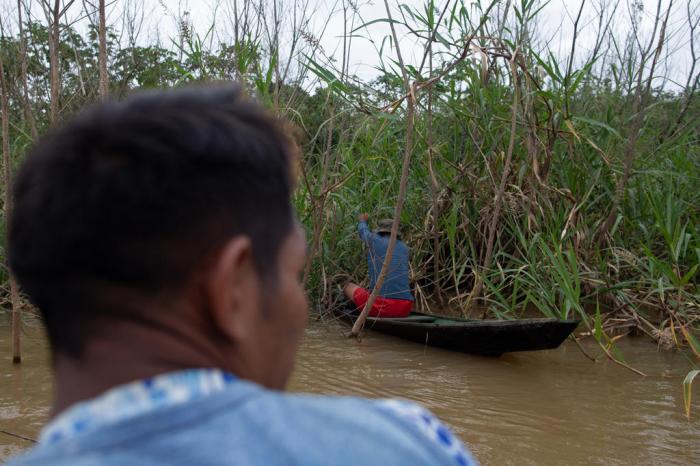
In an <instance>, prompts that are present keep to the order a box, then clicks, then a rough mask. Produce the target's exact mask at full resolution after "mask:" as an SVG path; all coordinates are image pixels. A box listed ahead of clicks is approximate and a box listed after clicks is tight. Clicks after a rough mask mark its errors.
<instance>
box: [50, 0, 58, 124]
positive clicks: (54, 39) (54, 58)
mask: <svg viewBox="0 0 700 466" xmlns="http://www.w3.org/2000/svg"><path fill="white" fill-rule="evenodd" d="M60 6H61V1H60V0H55V1H54V5H53V8H52V10H51V12H50V14H49V15H48V18H49V19H48V21H49V73H50V75H49V76H50V77H49V85H50V87H51V103H50V107H49V123H50V124H51V125H55V124H56V122H57V121H58V108H59V101H58V99H59V95H60V90H59V86H60V85H61V83H60V70H59V69H58V67H59V60H58V47H59V34H60V29H59V24H58V20H59V19H60Z"/></svg>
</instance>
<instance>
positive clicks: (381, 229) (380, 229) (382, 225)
mask: <svg viewBox="0 0 700 466" xmlns="http://www.w3.org/2000/svg"><path fill="white" fill-rule="evenodd" d="M393 225H394V220H393V219H391V218H383V219H381V220H379V221H378V222H377V230H376V231H377V234H380V235H382V236H389V235H390V234H391V227H392V226H393ZM398 236H399V237H400V236H401V231H400V228H399V232H398Z"/></svg>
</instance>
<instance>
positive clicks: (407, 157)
mask: <svg viewBox="0 0 700 466" xmlns="http://www.w3.org/2000/svg"><path fill="white" fill-rule="evenodd" d="M384 6H385V8H386V13H387V15H389V25H390V26H391V34H392V35H393V37H394V44H396V54H397V56H398V59H399V64H400V65H401V73H402V74H403V83H404V87H405V90H406V94H407V97H408V98H407V99H406V146H405V148H404V156H403V166H402V168H401V181H400V183H399V197H398V199H397V200H396V207H395V209H394V223H392V225H391V235H390V236H389V245H388V247H387V250H386V256H384V262H383V263H382V270H381V271H380V272H379V277H377V283H376V284H375V285H374V289H373V290H372V293H371V294H370V295H369V298H368V299H367V303H365V307H364V308H363V309H362V312H361V313H360V316H359V317H358V318H357V320H356V321H355V324H354V325H353V326H352V331H351V333H350V334H351V335H352V336H358V335H359V334H360V332H361V331H362V328H363V327H364V325H365V320H367V314H369V310H370V309H372V306H373V305H374V301H375V300H376V299H377V296H379V290H381V289H382V285H384V280H386V276H387V274H388V273H389V266H390V264H391V258H392V257H393V255H394V247H395V246H396V239H397V237H398V232H399V221H400V219H401V211H402V210H403V204H404V201H405V200H406V191H407V188H408V174H409V167H410V162H411V152H412V151H413V119H414V115H415V92H414V87H413V86H411V83H410V81H409V78H408V73H407V71H406V67H405V65H404V61H403V58H402V56H401V49H400V47H399V41H398V38H397V35H396V29H395V28H394V23H393V20H392V18H391V10H390V9H389V4H388V3H387V0H384Z"/></svg>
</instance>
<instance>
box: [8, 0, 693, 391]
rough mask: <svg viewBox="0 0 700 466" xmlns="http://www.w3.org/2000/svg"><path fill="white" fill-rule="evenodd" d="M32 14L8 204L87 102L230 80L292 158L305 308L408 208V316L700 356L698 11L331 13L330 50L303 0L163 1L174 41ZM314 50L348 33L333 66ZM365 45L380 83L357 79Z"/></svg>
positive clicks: (319, 301)
mask: <svg viewBox="0 0 700 466" xmlns="http://www.w3.org/2000/svg"><path fill="white" fill-rule="evenodd" d="M30 3H31V2H26V1H23V0H20V1H18V2H17V5H16V6H15V7H14V9H13V8H11V6H10V5H5V8H6V11H7V12H11V13H12V14H13V15H14V16H10V15H9V14H8V15H5V14H4V13H3V14H2V17H3V19H2V25H1V27H2V39H0V40H1V42H0V63H1V64H2V68H0V74H1V75H2V77H3V80H2V82H0V84H2V95H3V108H2V115H3V120H2V121H3V125H4V126H3V134H2V141H3V149H4V150H3V153H4V167H5V172H4V174H5V178H4V183H3V190H4V191H5V192H6V187H7V183H8V180H9V179H10V178H11V175H12V171H13V169H14V168H15V167H16V166H17V165H18V164H19V163H20V162H21V160H22V159H23V157H24V156H25V152H26V150H27V148H28V147H30V146H31V144H32V142H33V141H34V140H35V139H36V138H37V137H38V135H40V134H42V133H44V132H45V131H47V130H48V129H49V128H50V127H51V126H52V125H54V124H59V123H60V121H61V119H63V118H65V117H66V116H67V115H70V114H72V113H74V112H76V111H77V110H78V109H80V108H81V107H82V106H84V105H86V104H88V103H90V102H93V101H95V100H97V99H100V98H103V97H105V96H106V95H107V94H109V95H111V96H112V97H114V98H120V97H122V96H123V95H125V94H126V93H128V92H131V91H133V90H134V89H141V88H152V87H170V86H177V85H181V84H184V83H189V82H208V81H215V80H238V81H240V82H242V83H243V84H244V85H245V86H246V88H247V89H248V91H249V92H250V94H251V95H253V96H254V97H255V98H258V99H260V100H261V101H263V102H264V103H265V104H266V105H268V106H269V107H270V108H272V109H273V110H274V111H275V112H278V113H279V114H280V115H282V116H284V117H286V118H287V119H288V120H289V121H290V122H291V124H290V130H291V131H293V133H294V136H295V138H296V139H297V141H298V143H299V144H300V146H301V147H302V159H301V163H300V182H299V188H298V191H297V193H296V195H295V203H296V207H297V209H298V213H299V216H300V219H301V221H302V222H303V224H304V225H305V226H306V228H307V231H308V238H309V244H310V247H309V259H308V264H307V267H306V269H305V271H304V276H303V280H304V282H305V284H306V286H307V289H308V290H309V293H310V296H311V301H312V303H313V308H314V309H315V310H316V311H318V312H324V311H326V310H328V309H329V308H331V307H332V306H335V305H338V303H337V299H338V289H339V287H340V286H341V284H342V283H343V282H344V281H346V280H347V279H349V278H352V279H354V280H358V281H359V280H361V278H362V277H363V275H364V267H365V261H364V259H363V253H362V251H361V249H360V245H359V242H358V240H357V238H356V232H355V229H356V225H355V219H356V216H357V214H358V213H359V212H362V211H367V212H369V213H370V214H371V216H372V218H375V219H376V218H379V217H391V216H392V215H394V213H395V207H396V206H397V204H399V205H400V206H401V209H400V221H401V229H402V233H403V237H404V239H405V240H406V241H407V242H408V243H409V244H410V246H411V248H412V262H411V271H412V276H413V278H414V281H415V295H416V300H417V303H418V305H419V306H420V307H421V308H423V309H429V310H431V311H432V312H438V313H439V312H451V313H455V312H456V313H459V314H462V315H463V316H464V317H469V318H482V317H489V318H515V317H518V316H521V315H523V313H527V314H528V315H531V314H532V313H536V314H538V315H543V316H549V317H560V318H572V317H575V318H579V319H582V320H583V321H584V324H585V326H586V328H587V329H588V333H589V334H590V335H591V336H592V337H594V338H596V339H597V340H598V341H599V342H600V343H601V345H600V346H601V348H602V350H603V352H604V353H605V354H607V355H608V356H609V357H613V358H615V359H617V360H619V361H623V356H622V355H620V354H618V353H616V350H615V347H614V344H613V343H614V341H615V339H616V338H617V336H619V335H624V334H630V333H633V334H644V335H647V336H648V337H649V338H651V339H653V340H654V341H656V342H658V343H659V345H660V346H663V347H667V348H671V347H684V348H690V352H692V353H694V354H695V356H696V357H698V358H700V343H698V336H697V335H698V329H699V328H700V288H699V286H698V285H699V284H700V278H699V277H700V189H699V187H700V145H699V144H698V138H699V137H700V132H699V128H698V121H700V99H698V85H699V81H700V63H699V62H698V59H699V57H697V54H698V50H697V48H698V46H700V43H699V40H700V29H699V28H698V23H699V21H700V9H699V8H698V5H696V4H695V2H692V1H685V2H678V1H676V2H673V1H658V2H652V3H653V5H647V4H642V2H641V1H638V0H619V1H616V2H608V1H593V0H589V1H587V0H582V1H580V2H574V3H575V5H574V4H572V3H571V2H566V5H565V6H563V7H562V9H561V11H563V12H566V14H565V15H564V16H563V17H562V18H554V19H553V18H552V17H551V16H545V15H546V13H547V11H550V10H547V7H548V6H549V3H548V2H539V1H536V0H516V1H510V0H509V1H502V2H493V3H487V2H481V3H472V2H467V1H465V0H445V1H443V2H436V1H433V0H426V1H425V3H424V4H421V5H405V4H400V5H399V4H394V3H392V4H386V9H385V14H384V15H382V16H381V17H379V18H373V19H371V20H368V19H366V18H364V17H363V14H362V11H363V5H362V4H358V3H355V2H353V1H350V0H344V1H343V0H340V1H339V2H337V4H336V5H337V8H336V9H335V15H337V16H340V17H342V19H343V20H342V22H341V24H343V25H344V29H343V30H342V31H332V33H331V32H328V31H325V29H324V28H323V27H322V28H320V29H319V28H316V29H314V28H312V27H311V25H312V24H315V23H314V21H313V19H314V14H315V13H314V11H315V9H314V5H312V4H311V3H310V2H309V1H308V0H289V1H287V0H279V1H275V0H272V1H267V0H258V1H253V2H241V1H237V0H230V1H225V2H220V3H217V5H218V7H217V8H216V9H215V10H214V11H213V12H212V19H211V23H210V27H208V28H207V29H206V30H197V28H196V27H195V25H194V24H193V22H192V21H191V20H190V17H189V13H188V12H187V11H179V12H173V11H171V10H169V9H168V8H167V6H166V5H165V4H164V3H162V4H161V5H160V6H159V9H162V10H163V11H162V12H161V11H160V10H159V11H158V13H159V14H160V13H162V14H163V17H165V18H168V19H169V20H170V19H173V20H174V21H175V22H176V24H177V26H178V27H177V32H176V33H174V34H173V36H172V37H170V38H168V40H166V41H164V42H161V41H159V40H156V39H153V40H150V41H149V40H147V39H145V38H144V37H141V36H140V25H141V24H143V17H144V11H143V9H141V8H142V7H139V4H138V3H137V2H129V1H126V2H122V6H123V9H120V10H119V11H120V12H121V13H120V15H121V16H120V17H119V19H118V20H113V21H112V23H111V24H106V21H105V19H104V18H105V15H104V1H102V0H100V1H96V2H90V1H85V2H83V4H82V5H80V4H78V3H76V2H74V1H58V0H56V1H55V2H54V1H51V2H49V1H46V0H42V1H39V2H34V3H35V4H34V5H33V6H31V5H30ZM110 8H113V7H111V6H110ZM566 8H569V9H568V10H567V9H566ZM78 10H80V12H78ZM112 11H116V10H114V9H113V10H112ZM101 12H102V14H101ZM586 12H589V13H591V12H592V13H591V14H589V15H588V16H586V15H587V14H588V13H586ZM69 15H73V16H69ZM552 22H554V23H556V24H558V23H561V24H562V26H561V28H564V29H565V30H566V31H567V33H566V34H565V35H563V36H562V37H564V39H563V40H559V42H558V45H557V47H559V50H557V49H555V48H554V46H553V45H552V41H551V40H550V39H551V38H549V37H546V36H545V35H544V34H543V33H542V32H541V31H542V30H543V29H545V28H544V26H546V25H547V24H550V25H551V24H552ZM543 25H544V26H543ZM377 26H384V27H385V30H386V31H387V32H386V34H385V35H384V36H382V37H375V36H373V35H372V34H370V31H372V30H374V29H373V28H375V27H377ZM222 31H223V32H222ZM324 34H333V35H340V37H341V39H340V41H339V47H338V49H337V50H334V51H332V52H331V51H329V50H325V49H324V47H323V41H322V40H321V39H322V38H323V37H324ZM360 43H362V44H364V46H365V48H366V47H367V44H369V46H370V49H371V50H374V52H373V53H374V55H373V56H371V57H369V56H368V57H367V60H368V61H370V62H372V63H376V70H375V72H374V74H373V76H372V77H370V78H363V77H360V76H357V75H355V74H354V69H353V67H352V66H351V65H352V59H351V57H353V54H352V53H353V50H354V49H355V48H357V47H358V44H360ZM561 44H564V46H561ZM562 49H563V50H562ZM401 52H403V53H401ZM674 60H675V62H674ZM679 60H680V61H682V66H679V64H678V61H679ZM183 189H186V187H183ZM4 199H5V212H6V213H5V216H6V215H7V209H8V208H10V207H11V199H9V198H8V197H7V196H6V197H5V198H4ZM4 218H6V217H4ZM0 274H1V275H2V276H1V277H0V278H2V283H3V290H2V297H3V299H4V300H5V301H6V304H5V306H6V307H8V308H9V307H10V306H15V308H18V307H19V306H20V305H21V304H20V300H19V297H18V294H17V290H15V286H14V284H13V283H12V282H11V281H10V280H9V275H8V273H7V270H6V269H3V270H2V272H1V273H0ZM691 381H692V380H691Z"/></svg>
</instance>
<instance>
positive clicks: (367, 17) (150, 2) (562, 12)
mask: <svg viewBox="0 0 700 466" xmlns="http://www.w3.org/2000/svg"><path fill="white" fill-rule="evenodd" d="M23 1H27V2H31V3H32V4H33V8H32V11H33V13H34V15H36V16H37V17H38V18H41V19H43V15H42V11H41V8H40V6H39V5H40V2H41V1H42V0H23ZM62 1H65V0H62ZM91 1H92V3H96V0H77V1H76V2H75V4H74V6H73V7H72V8H71V10H70V14H69V17H70V18H72V19H76V18H78V17H79V15H81V14H82V11H83V3H84V2H88V3H90V2H91ZM233 1H234V0H111V1H110V0H107V2H108V9H107V11H108V24H109V25H111V26H113V27H114V28H115V29H116V30H121V29H123V27H122V17H123V12H124V10H125V9H129V8H131V9H132V10H135V11H142V12H143V14H144V21H143V27H142V30H141V41H143V42H144V43H148V42H150V41H152V40H153V39H154V38H155V37H159V38H160V40H161V42H162V43H163V44H165V45H167V44H169V43H170V38H171V37H173V36H175V35H176V27H177V26H176V24H177V23H176V19H175V18H176V16H178V14H179V13H181V12H184V11H187V12H189V16H190V18H191V21H192V24H193V25H194V28H195V30H196V31H197V32H199V34H200V35H201V36H204V35H205V33H206V31H207V30H208V29H209V27H210V26H211V25H212V22H213V21H214V19H215V18H216V21H215V22H216V27H215V31H216V34H217V35H218V37H219V38H221V39H229V37H230V29H231V28H230V23H229V21H228V19H227V8H230V5H231V4H232V2H233ZM244 1H245V0H238V2H239V5H241V4H242V3H243V2H244ZM268 1H269V3H270V5H271V4H272V1H273V0H268ZM293 1H294V0H277V2H278V4H280V5H283V11H284V13H285V15H287V16H284V15H283V18H282V20H283V21H285V20H290V18H289V16H290V15H291V12H290V8H289V7H288V6H287V5H289V4H291V3H292V2H293ZM308 1H309V2H310V3H311V5H312V11H313V20H312V23H311V25H310V27H309V29H310V31H309V32H311V33H312V34H314V35H315V36H316V37H318V36H320V35H321V31H324V28H325V32H324V33H323V35H322V36H321V45H322V47H323V49H324V50H325V51H326V52H327V54H328V55H332V56H335V57H337V58H338V60H340V56H341V50H342V45H341V44H342V42H341V40H340V36H342V32H343V26H344V20H343V15H342V10H341V6H342V0H308ZM445 1H447V0H436V7H437V8H438V9H442V7H443V6H444V4H445V3H444V2H445ZM668 1H670V0H662V4H663V5H666V4H667V3H668ZM51 2H53V0H51ZM606 2H609V0H587V1H586V4H585V7H584V11H583V14H582V17H581V21H580V25H579V29H581V32H580V33H579V41H578V53H577V56H583V55H579V54H585V53H586V52H587V51H589V50H590V48H591V47H592V45H593V41H594V36H595V28H596V26H597V20H598V15H597V14H596V9H597V8H598V5H600V4H601V3H606ZM352 3H353V4H355V5H357V7H358V11H359V16H360V17H361V18H356V19H355V23H354V24H355V26H356V27H357V26H358V25H360V24H362V23H363V22H365V23H366V22H370V21H372V20H375V19H378V18H386V16H387V15H386V10H385V7H384V2H383V0H352ZM399 3H404V4H407V5H409V6H411V7H414V8H417V9H422V8H423V5H424V3H425V0H401V1H400V2H399V1H397V0H389V4H390V6H391V8H392V10H393V12H394V13H393V14H394V16H395V17H398V13H397V11H398V5H399ZM464 3H465V4H466V5H470V4H472V3H475V2H473V1H467V0H464ZM482 3H485V2H484V1H483V0H482ZM502 3H503V4H505V3H506V2H505V1H503V2H502ZM513 3H520V0H515V2H513ZM541 3H546V5H545V7H544V8H543V10H542V11H541V13H540V14H539V15H538V17H539V18H540V23H539V28H538V31H537V33H538V35H539V37H540V38H542V39H544V40H546V41H547V42H548V43H549V46H550V48H551V50H552V52H553V53H555V54H556V55H558V56H560V57H562V58H565V57H568V54H569V49H570V47H571V40H572V36H573V34H572V33H573V22H574V17H575V15H576V12H577V11H578V7H579V5H580V1H579V0H550V1H549V2H541ZM621 3H622V4H621V5H620V7H619V9H618V14H617V16H616V18H615V22H614V27H615V30H616V32H618V31H619V33H620V36H621V37H622V36H623V35H624V31H625V30H626V29H627V28H629V19H628V18H629V13H628V10H627V6H626V3H627V0H621ZM641 3H642V4H643V5H644V11H643V15H642V17H643V25H644V26H645V27H646V28H649V25H650V24H651V20H652V19H653V17H654V14H655V12H656V5H657V1H656V0H646V1H643V2H641ZM16 8H17V2H16V0H0V14H1V15H2V16H3V17H4V19H3V22H4V23H5V27H6V28H10V29H11V30H13V29H15V28H16ZM239 8H240V7H239ZM688 8H690V10H691V11H694V12H695V14H696V15H697V14H698V13H699V10H700V0H681V1H679V0H676V1H675V2H674V9H673V14H672V16H671V21H670V23H671V24H669V28H668V29H669V31H670V32H671V33H672V37H671V45H670V47H669V50H668V60H666V62H665V63H664V64H663V66H667V67H668V72H667V73H664V74H667V75H669V76H672V77H673V78H675V79H679V80H680V79H682V78H683V77H684V76H686V75H687V72H688V70H689V68H690V64H691V58H690V46H689V36H690V34H689V30H688V26H687V14H686V13H687V9H688ZM406 32H407V31H406V30H402V29H400V28H399V30H398V33H399V36H401V37H406ZM698 33H700V31H698ZM357 34H358V35H361V36H364V37H356V38H355V39H353V43H352V48H351V54H350V68H349V69H350V73H351V74H356V75H358V76H360V77H362V78H369V77H372V76H374V75H375V74H376V72H375V71H374V68H375V67H376V66H377V65H378V63H379V57H378V54H377V51H376V48H375V46H374V45H372V43H371V42H370V40H368V38H370V39H372V40H374V42H375V43H376V44H377V47H378V46H379V44H381V42H382V39H383V38H384V37H385V36H388V35H389V34H390V29H389V26H388V25H387V24H386V23H376V24H373V25H371V26H369V27H368V28H366V29H363V30H361V31H358V32H357ZM214 43H216V41H215V42H214ZM401 45H402V51H403V53H404V55H405V56H404V58H405V59H406V61H408V62H413V63H415V62H416V61H419V60H420V55H421V53H422V50H418V48H417V47H415V46H414V44H413V42H412V41H411V40H409V39H404V40H402V42H401ZM387 53H391V56H392V57H393V56H394V53H393V51H392V52H388V51H387V50H385V51H384V54H385V55H386V54H387ZM385 58H386V57H385ZM663 71H664V69H663V68H662V73H663ZM672 87H673V86H672Z"/></svg>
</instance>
